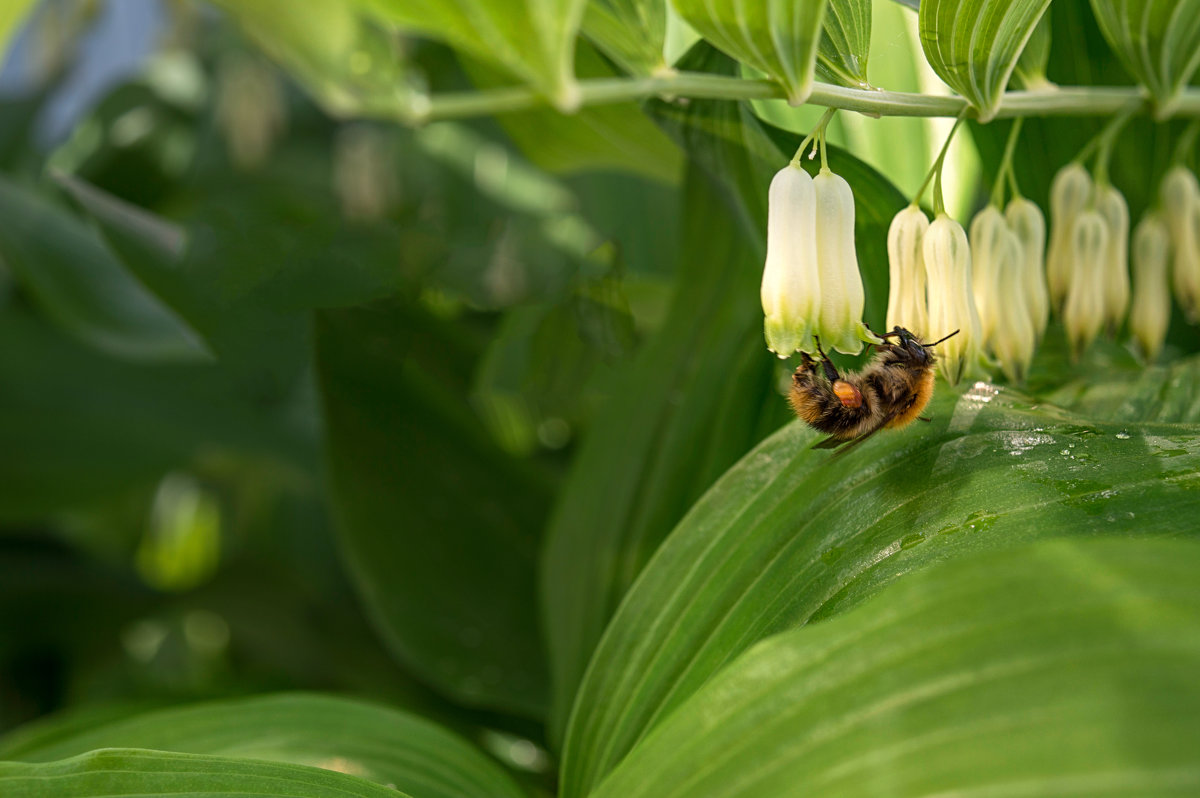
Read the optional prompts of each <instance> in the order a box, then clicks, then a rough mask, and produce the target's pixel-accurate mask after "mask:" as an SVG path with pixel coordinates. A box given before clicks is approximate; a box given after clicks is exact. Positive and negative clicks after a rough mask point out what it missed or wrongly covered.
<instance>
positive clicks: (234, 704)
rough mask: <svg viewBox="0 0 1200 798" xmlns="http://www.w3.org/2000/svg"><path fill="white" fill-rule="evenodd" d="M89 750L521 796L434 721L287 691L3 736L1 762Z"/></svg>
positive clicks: (467, 797) (450, 793)
mask: <svg viewBox="0 0 1200 798" xmlns="http://www.w3.org/2000/svg"><path fill="white" fill-rule="evenodd" d="M96 748H153V749H156V750H160V751H175V752H178V753H188V754H208V755H213V756H223V757H236V758H244V759H261V760H266V761H270V762H284V763H290V764H295V765H311V766H313V767H321V768H325V769H327V770H338V771H341V772H343V773H349V774H351V775H354V776H358V777H359V778H363V779H367V780H368V781H373V782H377V783H379V784H385V785H391V786H393V787H395V788H396V789H398V790H400V791H401V792H404V793H406V794H408V795H411V796H413V798H481V797H482V796H489V797H492V796H494V798H502V797H503V796H507V798H520V796H522V795H524V793H523V792H522V791H521V789H520V788H519V787H518V786H517V785H516V783H515V782H513V780H512V778H511V777H510V776H508V775H507V774H506V773H505V772H504V771H503V769H501V768H500V766H499V765H498V764H497V763H495V762H493V761H492V760H490V759H489V758H488V757H486V756H485V755H484V754H483V753H482V752H481V751H479V750H478V749H476V748H474V747H473V746H471V745H470V744H469V743H467V742H466V741H465V740H463V739H461V738H460V737H458V736H457V735H456V734H453V733H451V732H449V731H447V730H446V729H444V728H442V727H440V726H438V725H437V724H435V723H433V722H431V721H428V720H425V719H423V718H421V717H418V716H416V715H413V714H410V713H407V712H403V711H400V710H396V709H390V708H386V707H383V706H378V705H372V704H368V703H365V702H361V701H354V700H350V699H346V698H336V697H333V696H324V695H318V694H307V693H291V694H282V695H273V696H261V697H256V698H247V699H237V700H233V701H216V702H210V703H206V704H197V705H193V706H182V707H173V708H170V709H163V710H159V711H155V712H149V713H145V714H141V715H135V716H133V717H127V718H121V719H118V720H114V721H111V722H108V723H102V724H100V725H93V726H89V727H87V728H85V729H83V730H82V731H76V730H73V729H72V728H70V726H67V727H66V728H62V729H58V728H56V727H54V726H50V727H49V728H41V729H38V730H37V733H36V734H30V733H25V734H17V735H12V736H10V737H8V738H5V739H3V740H0V759H7V760H16V761H21V762H49V761H53V760H57V759H66V758H68V757H73V756H77V755H79V754H83V753H86V752H88V751H91V750H93V749H96Z"/></svg>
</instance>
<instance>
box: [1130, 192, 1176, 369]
mask: <svg viewBox="0 0 1200 798" xmlns="http://www.w3.org/2000/svg"><path fill="white" fill-rule="evenodd" d="M1170 251H1171V234H1170V231H1169V230H1168V229H1167V223H1166V221H1165V220H1164V219H1163V217H1162V215H1161V214H1160V213H1157V212H1152V213H1148V214H1146V215H1145V216H1143V217H1142V220H1141V221H1140V222H1138V226H1137V228H1136V229H1135V230H1134V231H1133V252H1132V254H1133V308H1132V309H1131V310H1130V312H1129V329H1130V330H1131V331H1132V332H1133V335H1134V337H1135V338H1136V339H1137V342H1138V345H1139V346H1141V348H1142V353H1143V354H1144V355H1145V356H1146V359H1147V360H1151V361H1152V360H1154V359H1155V358H1156V357H1158V352H1159V350H1161V349H1162V344H1163V339H1165V338H1166V337H1167V325H1168V324H1169V323H1170V321H1171V296H1170V294H1169V293H1168V291H1167V263H1168V258H1169V256H1170Z"/></svg>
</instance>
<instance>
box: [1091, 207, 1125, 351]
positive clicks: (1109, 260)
mask: <svg viewBox="0 0 1200 798" xmlns="http://www.w3.org/2000/svg"><path fill="white" fill-rule="evenodd" d="M1096 211H1097V212H1098V213H1099V214H1100V215H1101V216H1103V217H1104V222H1105V224H1106V225H1107V226H1108V247H1107V248H1106V249H1105V251H1104V257H1103V258H1102V259H1101V260H1100V264H1099V265H1100V267H1101V282H1102V284H1103V286H1104V324H1105V326H1106V327H1107V328H1108V330H1109V332H1110V333H1113V334H1115V333H1116V331H1117V330H1118V329H1120V327H1121V322H1123V321H1124V320H1125V311H1126V310H1128V309H1129V206H1128V205H1127V204H1126V203H1125V197H1124V196H1122V195H1121V192H1120V191H1117V190H1116V189H1115V188H1113V187H1112V186H1111V185H1103V186H1097V187H1096ZM1093 279H1094V278H1093Z"/></svg>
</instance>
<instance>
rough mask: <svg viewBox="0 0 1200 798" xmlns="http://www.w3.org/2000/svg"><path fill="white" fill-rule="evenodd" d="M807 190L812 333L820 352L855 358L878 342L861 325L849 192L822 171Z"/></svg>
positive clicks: (845, 185) (843, 183) (835, 177)
mask: <svg viewBox="0 0 1200 798" xmlns="http://www.w3.org/2000/svg"><path fill="white" fill-rule="evenodd" d="M813 188H814V189H816V195H817V214H816V216H817V219H816V225H817V264H818V268H819V269H820V275H821V276H820V280H819V285H820V292H821V293H820V308H821V309H820V313H819V319H818V321H817V333H818V335H819V336H820V338H821V345H822V346H823V347H824V348H825V349H836V350H837V351H839V352H844V353H846V354H848V355H856V354H858V353H859V352H861V351H862V347H863V341H874V340H878V339H876V338H875V336H873V335H872V334H871V332H870V331H869V330H868V329H867V328H866V326H864V325H863V323H862V314H863V305H864V304H865V303H866V295H865V294H864V293H863V284H862V276H861V275H860V274H859V272H858V256H857V255H856V254H855V251H854V193H853V192H851V191H850V184H849V183H847V182H846V181H845V180H844V179H842V178H841V177H839V176H838V175H835V174H834V173H833V172H831V171H829V169H828V168H822V169H821V171H820V173H819V174H818V175H817V176H816V177H815V178H813Z"/></svg>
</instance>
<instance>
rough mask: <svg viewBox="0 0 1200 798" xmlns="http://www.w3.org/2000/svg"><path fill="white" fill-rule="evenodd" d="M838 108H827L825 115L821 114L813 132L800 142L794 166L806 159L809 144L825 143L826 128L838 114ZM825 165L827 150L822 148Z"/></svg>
mask: <svg viewBox="0 0 1200 798" xmlns="http://www.w3.org/2000/svg"><path fill="white" fill-rule="evenodd" d="M837 110H838V109H836V108H826V109H825V113H823V114H821V119H820V121H818V122H817V126H816V127H814V128H813V129H812V132H811V133H809V134H808V135H807V136H805V137H804V141H802V142H800V146H799V147H797V148H796V154H795V155H794V156H792V165H794V166H799V165H800V160H801V159H802V158H803V157H804V150H805V149H806V148H807V147H808V145H809V142H811V141H812V140H813V139H817V140H818V141H819V142H822V144H823V143H824V141H825V128H826V127H827V126H828V125H829V120H830V119H833V115H834V114H835V113H837ZM824 164H825V148H824V146H822V147H821V165H822V166H823V165H824Z"/></svg>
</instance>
